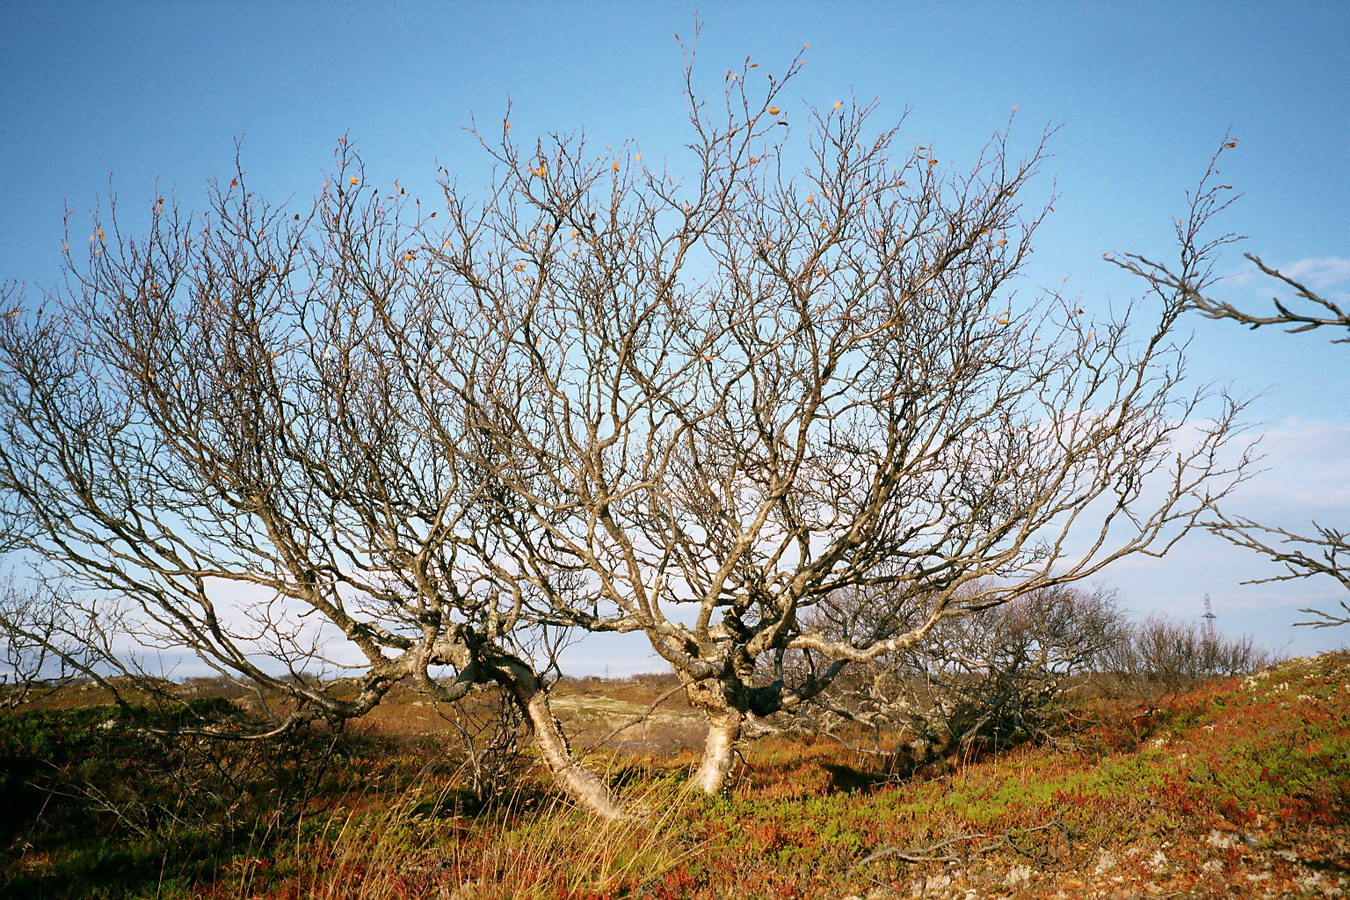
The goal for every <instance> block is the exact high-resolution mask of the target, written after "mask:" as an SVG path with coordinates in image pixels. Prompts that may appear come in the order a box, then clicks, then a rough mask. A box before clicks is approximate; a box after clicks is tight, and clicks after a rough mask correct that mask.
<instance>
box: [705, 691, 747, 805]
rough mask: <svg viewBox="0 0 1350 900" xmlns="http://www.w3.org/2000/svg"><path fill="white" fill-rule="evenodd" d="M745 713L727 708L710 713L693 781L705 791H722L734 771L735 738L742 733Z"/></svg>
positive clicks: (710, 792)
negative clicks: (705, 736)
mask: <svg viewBox="0 0 1350 900" xmlns="http://www.w3.org/2000/svg"><path fill="white" fill-rule="evenodd" d="M744 721H745V715H744V714H743V713H741V712H740V711H739V710H735V709H728V710H724V711H722V712H719V713H711V714H709V716H708V737H707V740H706V742H705V743H704V745H703V760H702V762H700V763H699V767H698V771H697V772H695V773H694V778H693V781H692V784H693V786H694V787H695V788H697V789H698V790H700V791H702V792H703V793H705V794H716V793H719V792H721V790H722V788H723V787H724V786H725V785H726V782H727V776H728V775H729V774H730V773H731V763H732V759H733V756H734V753H735V749H736V739H737V738H739V737H740V736H741V725H742V723H743V722H744Z"/></svg>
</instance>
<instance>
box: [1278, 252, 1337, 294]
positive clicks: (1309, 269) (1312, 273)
mask: <svg viewBox="0 0 1350 900" xmlns="http://www.w3.org/2000/svg"><path fill="white" fill-rule="evenodd" d="M1279 269H1280V271H1281V272H1283V273H1284V274H1285V275H1287V276H1288V277H1290V278H1292V279H1294V280H1295V281H1301V282H1303V283H1304V284H1306V285H1307V286H1308V287H1310V288H1312V289H1313V290H1316V291H1324V290H1327V289H1329V288H1333V287H1336V286H1338V285H1341V284H1347V283H1350V259H1342V258H1341V257H1339V256H1327V257H1322V258H1316V257H1309V258H1308V259H1300V260H1297V261H1296V262H1292V263H1289V264H1288V265H1286V266H1280V267H1279Z"/></svg>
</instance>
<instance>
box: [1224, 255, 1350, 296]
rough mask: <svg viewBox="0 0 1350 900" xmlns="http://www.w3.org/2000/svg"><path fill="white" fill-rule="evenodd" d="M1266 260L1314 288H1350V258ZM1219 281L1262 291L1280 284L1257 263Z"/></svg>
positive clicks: (1311, 257) (1277, 286)
mask: <svg viewBox="0 0 1350 900" xmlns="http://www.w3.org/2000/svg"><path fill="white" fill-rule="evenodd" d="M1265 263H1266V265H1268V266H1271V268H1273V269H1276V270H1278V271H1279V272H1281V273H1282V274H1284V275H1286V276H1287V277H1289V278H1292V279H1294V280H1295V281H1298V282H1301V283H1303V284H1305V285H1307V286H1308V287H1310V288H1312V289H1313V290H1314V291H1331V290H1334V289H1337V288H1350V259H1344V258H1342V257H1339V256H1322V257H1315V256H1310V257H1307V258H1305V259H1298V260H1294V261H1293V262H1291V263H1283V264H1280V265H1272V264H1271V263H1270V261H1269V260H1266V261H1265ZM1219 283H1220V284H1222V285H1227V286H1230V287H1235V286H1242V287H1244V288H1250V289H1252V290H1254V291H1256V292H1257V293H1263V294H1264V293H1268V292H1269V291H1270V290H1272V289H1278V288H1279V287H1281V285H1280V283H1279V282H1277V281H1275V280H1274V279H1273V278H1270V277H1269V276H1268V275H1266V274H1264V273H1263V272H1261V270H1260V269H1258V268H1256V267H1255V266H1246V267H1244V268H1242V269H1239V270H1238V271H1236V272H1233V273H1231V274H1229V275H1225V276H1223V278H1222V279H1220V282H1219ZM1337 293H1341V291H1337Z"/></svg>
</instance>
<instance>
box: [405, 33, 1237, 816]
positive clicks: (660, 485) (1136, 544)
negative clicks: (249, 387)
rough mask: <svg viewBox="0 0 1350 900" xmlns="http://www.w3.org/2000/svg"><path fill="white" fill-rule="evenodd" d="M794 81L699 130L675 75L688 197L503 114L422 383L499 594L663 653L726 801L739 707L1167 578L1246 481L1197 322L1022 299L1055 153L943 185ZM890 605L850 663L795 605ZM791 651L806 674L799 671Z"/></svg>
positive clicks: (650, 171) (649, 171) (644, 168)
mask: <svg viewBox="0 0 1350 900" xmlns="http://www.w3.org/2000/svg"><path fill="white" fill-rule="evenodd" d="M799 65H800V60H797V61H794V62H793V63H791V64H790V65H789V67H788V69H787V71H786V73H785V74H784V75H783V76H782V77H779V78H775V77H773V76H769V77H768V78H767V84H765V86H764V87H763V88H762V90H761V89H760V88H750V87H748V86H747V83H748V82H749V81H751V80H752V79H753V78H755V77H756V73H755V72H753V71H752V69H754V68H755V67H754V65H752V64H751V63H750V62H749V61H748V60H747V62H746V63H745V64H744V65H742V66H740V67H739V68H737V69H736V70H734V71H731V70H729V71H727V72H726V75H725V79H724V81H725V85H726V91H725V94H724V101H725V102H724V103H721V104H714V105H711V106H710V105H708V104H705V103H704V101H703V100H701V99H700V96H699V94H698V92H697V91H696V90H695V89H694V87H693V72H692V64H691V63H687V65H686V87H687V97H688V105H689V118H690V123H691V139H690V145H689V146H690V147H691V149H692V151H693V154H694V157H695V159H696V166H695V168H694V171H693V174H692V175H691V176H690V177H689V178H687V179H677V178H676V177H675V175H674V174H673V173H672V172H671V171H668V170H667V169H666V168H665V167H664V166H663V165H660V164H653V163H652V162H651V161H649V160H644V159H643V158H642V156H641V154H640V153H639V152H638V151H637V148H635V147H632V146H625V147H621V148H619V149H618V150H612V149H610V148H604V149H603V150H601V149H599V148H594V147H591V146H590V145H589V144H588V143H587V142H586V140H585V138H584V137H578V136H567V135H562V136H553V137H551V138H549V139H548V140H547V141H540V142H538V143H535V144H533V145H532V146H530V145H527V146H522V145H520V144H519V143H517V142H516V140H515V138H514V136H513V135H512V133H511V131H510V127H509V126H510V123H509V121H507V122H506V123H504V127H503V128H502V129H501V130H500V131H496V132H494V133H493V134H491V135H486V134H483V135H482V137H481V139H482V140H483V143H484V146H485V147H486V148H487V149H488V151H489V152H490V153H492V154H493V156H494V157H495V159H496V161H497V163H498V169H497V175H496V178H495V180H494V182H493V184H492V188H491V190H490V192H489V196H488V199H487V200H486V201H484V202H483V203H481V204H470V203H467V202H465V199H464V198H463V197H462V196H461V195H460V194H459V193H458V191H457V190H456V187H455V185H453V184H451V183H447V184H446V193H447V199H448V203H447V212H448V214H449V216H448V218H449V227H448V229H447V231H446V232H445V233H444V234H443V235H442V236H440V237H439V238H438V240H439V243H436V242H432V243H430V244H429V246H428V250H427V252H428V253H429V254H430V255H431V256H433V257H434V258H435V260H436V264H437V268H438V270H439V273H440V277H441V281H440V283H439V284H438V285H437V286H436V287H435V289H434V290H429V291H427V292H426V293H425V299H426V302H427V307H426V310H425V312H424V313H423V314H422V316H421V318H424V319H426V320H428V321H439V322H444V323H447V324H448V325H450V326H451V327H450V329H449V330H448V331H446V332H444V336H445V337H446V338H447V339H449V338H450V337H451V336H452V335H453V336H455V341H454V342H455V345H456V346H462V345H463V344H464V343H467V344H469V345H471V346H472V347H473V348H474V352H473V353H471V354H454V353H450V352H447V351H445V350H442V349H440V345H439V344H437V345H436V349H435V350H434V351H433V353H434V355H435V356H436V357H437V358H438V359H442V360H444V361H445V363H444V364H443V365H441V366H439V367H438V369H437V372H436V373H435V374H436V375H438V376H439V377H440V379H441V380H440V383H439V385H438V388H437V389H438V390H444V391H446V392H447V393H449V392H457V393H458V394H459V395H460V396H461V398H462V400H463V402H464V404H465V409H466V417H467V420H468V428H467V429H466V431H465V433H464V434H463V435H462V436H460V435H456V436H455V437H456V438H460V437H462V438H463V440H464V443H463V444H462V445H461V448H460V451H461V452H462V453H464V454H466V455H469V456H472V457H473V458H474V459H475V461H476V463H477V465H479V466H481V467H482V468H483V469H484V470H487V471H490V473H491V476H490V477H491V479H492V481H493V482H494V487H493V488H492V490H491V492H490V493H492V494H494V495H499V496H500V504H499V506H498V507H497V510H498V512H497V520H496V523H495V525H494V527H493V531H494V533H495V534H497V535H498V536H499V537H500V541H501V544H500V547H501V549H502V551H503V553H502V555H500V556H497V557H494V559H493V562H494V563H496V564H498V565H499V566H500V567H501V571H500V572H498V573H497V577H499V578H501V579H503V580H518V581H523V582H525V583H527V584H528V585H529V588H530V590H529V591H528V592H525V593H527V595H528V598H529V599H528V600H527V603H532V602H535V601H536V600H538V601H541V602H542V605H540V606H539V607H538V608H537V610H538V613H539V614H540V615H541V616H542V617H543V618H545V619H546V620H550V621H554V622H557V623H559V624H571V625H577V626H580V627H583V628H586V629H589V630H592V631H596V632H603V631H642V632H644V633H645V635H646V636H647V638H648V639H649V640H650V642H651V645H652V647H653V648H654V649H655V651H656V652H657V653H658V654H659V655H660V656H661V657H663V658H664V659H665V660H666V661H667V662H668V663H669V664H670V665H671V666H672V667H673V668H674V670H675V672H676V673H677V674H678V675H679V677H680V678H681V680H682V681H683V682H684V684H685V689H686V693H687V696H688V698H689V700H690V702H691V703H692V704H694V705H695V706H696V707H698V708H699V709H701V710H703V711H704V712H705V713H706V714H707V717H708V722H709V731H708V738H707V742H706V746H705V750H704V755H703V760H702V763H701V765H700V767H699V770H698V772H697V773H696V775H695V778H694V782H695V784H696V785H697V786H698V787H699V788H701V789H702V790H705V791H709V792H712V791H716V790H718V789H720V788H721V786H722V785H723V783H724V781H725V779H726V775H727V772H728V769H729V767H730V763H731V760H732V753H733V745H734V743H735V742H736V741H737V740H738V738H739V736H740V734H741V730H742V727H743V725H744V724H745V722H746V721H747V717H750V716H767V715H770V714H772V713H774V712H777V711H779V710H784V709H792V708H795V707H797V706H799V705H800V704H801V703H803V702H805V701H807V700H809V699H810V698H811V697H813V696H815V695H816V694H818V693H819V692H820V691H821V690H823V689H824V688H825V687H827V686H828V685H829V684H830V682H831V681H832V680H833V679H834V678H836V677H837V676H838V674H839V673H840V672H841V671H842V670H843V669H844V668H845V666H847V665H848V664H849V663H850V662H862V661H867V660H872V659H876V658H879V657H882V656H884V655H887V654H893V653H897V652H901V651H904V650H905V649H907V648H910V647H913V646H915V645H916V644H918V643H919V642H920V641H921V640H923V639H924V637H925V636H926V635H927V634H928V633H929V632H930V631H932V630H933V629H934V628H935V627H937V626H938V625H939V624H940V623H942V622H943V621H945V620H947V619H950V618H952V617H955V616H960V615H965V614H968V613H973V612H977V611H979V610H983V609H988V608H991V607H994V606H997V605H999V604H1001V603H1004V602H1007V601H1010V600H1013V599H1015V598H1017V597H1020V596H1024V595H1027V594H1030V593H1033V592H1036V591H1041V590H1047V589H1052V588H1054V587H1056V586H1058V585H1063V584H1068V583H1071V582H1075V581H1079V580H1081V579H1085V578H1089V577H1092V576H1094V575H1096V574H1097V573H1099V572H1101V571H1102V569H1103V568H1104V567H1105V566H1106V565H1108V564H1109V563H1111V562H1113V561H1115V560H1118V559H1121V558H1123V557H1125V556H1128V555H1131V554H1136V553H1145V554H1152V555H1161V554H1162V553H1164V552H1166V551H1167V549H1168V548H1170V547H1171V546H1172V545H1173V544H1174V543H1175V541H1176V540H1177V539H1179V538H1180V537H1181V536H1182V535H1183V534H1185V533H1186V532H1187V531H1188V530H1190V529H1191V528H1192V527H1194V526H1195V524H1196V523H1197V521H1198V520H1199V517H1201V516H1202V515H1203V514H1205V513H1206V512H1207V511H1208V510H1209V509H1210V508H1211V507H1212V505H1213V503H1214V502H1215V500H1216V499H1217V498H1218V497H1220V496H1222V495H1223V494H1224V492H1225V491H1227V490H1228V489H1229V487H1230V486H1231V484H1232V483H1233V481H1234V480H1235V479H1236V478H1240V477H1241V474H1240V473H1241V472H1242V470H1243V466H1244V465H1245V463H1246V456H1245V453H1244V452H1242V451H1240V450H1239V451H1238V452H1236V453H1235V454H1234V455H1233V457H1232V458H1231V459H1229V460H1228V461H1227V462H1225V461H1222V460H1221V457H1220V454H1221V452H1222V451H1223V450H1224V448H1225V446H1226V445H1227V444H1228V443H1229V440H1230V438H1231V437H1232V436H1233V435H1234V433H1235V431H1236V430H1237V426H1236V425H1235V421H1236V418H1235V417H1236V415H1237V411H1238V408H1237V405H1236V404H1233V403H1231V402H1228V401H1227V400H1226V399H1224V398H1220V402H1218V403H1217V404H1216V406H1217V408H1216V410H1215V412H1214V414H1213V416H1212V417H1211V418H1201V412H1200V410H1201V409H1202V407H1201V403H1202V400H1203V399H1204V391H1194V390H1189V389H1187V388H1186V387H1185V385H1184V383H1183V369H1184V366H1183V355H1182V349H1181V348H1180V347H1178V346H1176V345H1175V344H1174V343H1173V342H1172V341H1171V338H1170V334H1171V330H1172V327H1173V325H1174V324H1175V322H1176V319H1177V317H1178V316H1179V315H1180V313H1181V311H1182V308H1183V305H1182V304H1181V303H1180V302H1172V303H1168V304H1165V305H1164V306H1163V308H1162V309H1161V310H1155V311H1154V312H1156V316H1154V317H1153V318H1152V321H1149V322H1140V323H1134V322H1132V321H1131V320H1130V316H1128V315H1127V316H1124V317H1122V318H1120V319H1118V320H1116V321H1107V322H1095V323H1094V322H1090V321H1089V319H1088V317H1087V316H1086V315H1085V314H1084V313H1083V311H1082V310H1080V309H1079V308H1077V305H1076V304H1074V303H1071V302H1067V301H1064V300H1061V299H1060V298H1058V297H1053V296H1052V297H1048V298H1046V299H1044V300H1042V301H1038V302H1027V301H1024V300H1023V299H1021V298H1019V297H1017V296H1016V295H1015V294H1014V293H1013V291H1012V280H1013V279H1014V277H1015V276H1016V275H1017V274H1018V272H1019V270H1020V269H1021V268H1022V266H1023V265H1024V263H1025V261H1026V259H1027V255H1028V254H1029V253H1030V252H1031V245H1030V239H1031V237H1032V233H1033V232H1034V230H1035V227H1036V225H1037V224H1038V223H1039V222H1040V220H1041V218H1042V216H1043V214H1044V211H1045V206H1044V205H1042V206H1036V207H1031V208H1030V209H1026V208H1024V207H1023V206H1022V197H1023V194H1024V192H1026V191H1027V189H1028V186H1029V182H1030V181H1031V179H1032V178H1033V176H1034V175H1035V173H1036V172H1037V171H1038V169H1039V168H1040V166H1041V164H1042V162H1043V160H1044V151H1043V149H1042V147H1043V145H1042V146H1035V147H1033V148H1032V149H1031V151H1030V153H1029V155H1027V156H1026V157H1025V158H1023V159H1021V160H1018V159H1015V158H1013V157H1012V156H1011V155H1010V153H1009V151H1008V148H1007V143H1006V137H1005V136H1004V135H997V136H995V138H994V139H993V140H992V141H991V143H990V144H989V146H988V147H987V148H986V150H985V152H984V154H983V155H982V156H981V157H980V159H979V160H977V162H976V163H975V165H974V166H973V167H972V168H971V169H970V170H969V171H966V172H962V173H957V172H955V171H954V170H953V169H952V167H951V166H950V165H949V164H948V163H947V162H946V161H945V160H944V159H941V158H940V157H939V156H938V154H937V153H936V151H934V150H933V149H931V148H928V147H924V146H917V147H912V149H911V148H904V149H902V148H901V147H900V142H901V139H902V137H901V134H902V133H901V131H900V126H899V125H896V126H894V127H891V128H886V129H883V130H881V131H880V132H879V133H878V132H874V131H872V130H871V129H870V127H869V124H868V123H869V119H870V116H871V114H872V112H873V107H872V106H871V105H867V104H862V105H860V104H857V103H854V102H840V103H837V104H834V106H833V108H830V109H819V110H817V109H810V108H802V107H794V109H793V111H792V112H791V113H788V112H785V111H784V110H785V108H787V107H788V106H789V103H788V101H787V100H786V99H785V97H786V95H785V93H784V89H785V86H786V85H787V84H788V83H789V82H790V80H791V78H792V76H793V74H795V72H796V71H797V68H798V66H799ZM799 119H801V120H803V121H800V122H799V121H798V120H799ZM803 132H804V133H805V134H806V135H807V138H806V140H807V145H806V147H805V148H803V149H801V150H799V149H798V147H797V143H796V142H795V141H794V140H792V139H791V138H790V135H793V134H800V133H803ZM798 158H802V159H803V162H802V164H801V168H800V170H798V171H796V173H795V174H794V170H796V169H797V164H796V163H794V162H793V160H795V159H798ZM508 557H509V559H508ZM508 563H509V565H508ZM558 573H569V574H570V575H572V576H573V577H574V578H575V579H577V580H578V581H579V584H580V586H579V587H577V588H575V590H573V591H572V592H571V594H570V596H569V595H568V594H567V593H566V592H563V591H560V590H559V589H558V585H557V584H556V583H555V582H556V579H557V578H558ZM976 584H978V585H980V586H979V587H978V588H972V585H976ZM883 587H884V588H885V589H886V590H887V591H889V592H890V594H891V596H892V597H893V598H898V599H905V598H912V599H917V598H923V602H924V604H925V606H924V614H923V615H922V616H919V617H918V618H916V620H915V624H914V625H913V627H911V628H909V629H907V630H905V631H903V632H900V633H893V632H892V633H879V634H873V635H859V636H856V637H855V638H854V639H852V640H840V639H837V638H835V637H833V636H831V635H830V634H828V633H827V632H825V631H822V630H820V629H817V628H814V627H812V626H811V624H810V622H811V619H810V618H809V617H808V616H807V615H806V613H807V612H808V611H809V610H810V609H811V608H813V607H815V606H817V605H820V604H822V603H824V602H826V601H827V600H828V598H830V597H832V596H834V595H835V594H836V592H838V591H841V590H850V589H857V588H866V589H874V588H883ZM579 598H580V599H583V600H584V602H577V601H578V599H579ZM793 651H810V652H811V653H812V654H813V655H814V658H817V659H820V660H822V663H821V665H820V666H818V667H816V668H813V669H810V670H808V671H806V672H805V674H804V675H803V676H802V677H801V678H800V679H797V680H794V679H792V678H791V677H790V674H789V672H788V670H787V668H786V667H785V665H784V663H785V660H787V658H788V655H789V654H790V653H791V652H793ZM766 670H767V672H768V673H769V674H768V675H767V676H765V675H763V674H762V673H764V672H765V671H766Z"/></svg>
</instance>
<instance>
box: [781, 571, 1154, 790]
mask: <svg viewBox="0 0 1350 900" xmlns="http://www.w3.org/2000/svg"><path fill="white" fill-rule="evenodd" d="M884 608H885V604H884V602H883V603H878V602H877V601H876V600H875V599H870V600H864V599H860V598H857V597H844V598H840V599H838V600H836V601H835V602H834V603H832V604H831V605H830V606H829V607H828V608H826V609H824V610H823V611H822V615H824V616H827V617H828V618H827V620H826V621H827V622H828V624H824V623H822V626H818V627H828V628H832V629H835V630H837V631H838V632H839V633H841V634H847V633H848V632H850V631H853V630H856V629H857V628H858V627H859V625H860V620H861V619H862V618H867V619H871V620H872V621H870V622H869V623H868V624H867V625H866V626H864V627H866V628H867V629H876V628H878V627H879V626H880V627H883V628H892V629H894V628H900V629H904V628H906V627H907V621H906V620H907V617H908V615H910V614H912V612H911V611H909V610H905V609H898V610H893V613H892V618H893V621H891V622H889V623H885V622H878V621H876V615H875V611H876V610H877V609H884ZM1127 635H1128V626H1127V624H1126V623H1125V620H1124V617H1123V615H1122V614H1121V612H1120V611H1119V609H1118V608H1117V607H1116V604H1115V598H1114V595H1113V594H1112V593H1111V592H1109V591H1105V590H1102V589H1094V590H1090V591H1085V590H1079V589H1076V588H1072V587H1063V586H1061V587H1056V588H1050V589H1045V590H1041V591H1037V592H1035V593H1032V594H1029V595H1027V596H1024V597H1021V598H1019V599H1017V600H1014V601H1011V602H1009V603H1007V604H1005V605H1003V606H1000V607H998V608H996V609H994V610H991V611H989V612H987V613H985V614H984V615H981V616H967V617H963V618H957V619H949V620H947V621H945V622H943V623H941V624H940V625H938V626H937V627H936V628H934V629H933V630H931V631H930V632H929V633H928V636H927V637H926V638H925V639H924V640H923V641H921V642H919V643H918V644H916V645H915V646H914V647H912V648H910V649H909V650H907V651H903V652H897V653H893V654H888V655H886V656H883V657H879V658H878V659H876V660H872V661H869V662H867V663H862V664H859V665H856V666H854V667H853V668H852V669H851V670H850V671H848V672H847V673H845V674H844V675H843V676H841V678H840V679H839V680H838V681H837V682H836V684H835V685H834V686H833V687H832V688H831V690H830V691H828V692H826V693H825V694H824V695H823V696H822V697H821V698H820V699H819V700H818V701H817V702H815V703H813V704H810V705H809V706H808V707H807V709H806V710H805V712H804V713H803V714H802V716H801V717H800V722H799V723H798V724H806V725H808V726H809V727H812V728H815V729H819V730H823V731H825V732H827V733H831V734H834V735H835V736H837V737H841V738H843V739H847V738H845V736H846V735H848V734H850V733H852V734H854V735H856V734H857V732H858V731H859V730H861V731H862V732H863V734H864V735H865V738H866V739H867V740H869V742H870V745H871V746H870V749H871V750H872V751H873V752H879V753H886V754H889V755H891V757H892V759H891V765H892V766H893V767H895V768H897V769H899V770H900V771H902V772H903V771H908V770H910V769H912V768H913V767H915V766H918V765H922V764H924V763H927V762H931V761H933V760H935V759H938V758H940V757H942V756H947V755H952V754H962V755H969V754H974V753H978V752H981V751H983V750H986V749H991V748H999V747H1005V746H1008V745H1010V744H1012V743H1015V742H1017V741H1019V740H1022V739H1024V738H1027V737H1032V736H1036V735H1040V734H1043V733H1045V731H1046V730H1047V729H1048V728H1049V726H1050V725H1052V724H1053V723H1054V722H1055V721H1056V720H1057V718H1058V715H1059V713H1060V712H1061V710H1062V708H1063V704H1064V701H1065V699H1066V695H1067V694H1068V693H1069V692H1070V691H1071V690H1072V689H1073V687H1074V686H1075V685H1077V684H1079V683H1081V681H1080V679H1079V676H1081V675H1083V674H1084V673H1087V672H1090V671H1092V670H1093V669H1094V668H1095V667H1096V666H1097V665H1098V664H1099V661H1100V659H1101V658H1102V655H1103V653H1106V652H1109V651H1110V649H1111V648H1113V647H1115V646H1116V645H1118V644H1119V643H1120V642H1121V641H1122V640H1125V639H1127Z"/></svg>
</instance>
